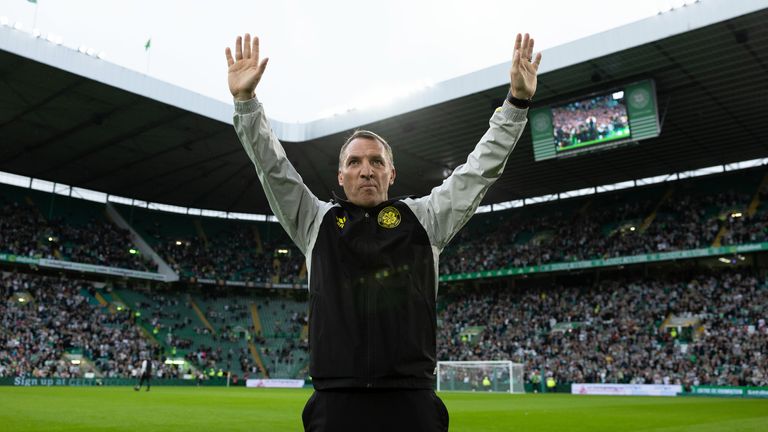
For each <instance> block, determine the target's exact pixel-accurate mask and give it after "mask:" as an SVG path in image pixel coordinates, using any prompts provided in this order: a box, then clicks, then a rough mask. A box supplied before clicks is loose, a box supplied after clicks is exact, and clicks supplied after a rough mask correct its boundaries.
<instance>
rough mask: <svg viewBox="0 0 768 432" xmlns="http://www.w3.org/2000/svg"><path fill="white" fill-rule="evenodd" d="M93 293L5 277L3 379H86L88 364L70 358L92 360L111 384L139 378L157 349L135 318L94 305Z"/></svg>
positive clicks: (75, 285)
mask: <svg viewBox="0 0 768 432" xmlns="http://www.w3.org/2000/svg"><path fill="white" fill-rule="evenodd" d="M93 289H94V288H93V286H92V285H89V284H87V283H81V282H77V281H74V280H70V279H68V278H66V277H63V276H61V277H47V276H39V275H29V274H21V273H5V274H1V273H0V300H2V302H1V303H0V376H31V377H38V378H49V377H54V376H55V377H61V378H71V377H81V376H82V374H83V373H84V372H85V367H86V364H84V363H81V364H75V363H72V362H71V361H67V360H66V359H65V356H64V355H65V353H70V354H75V355H82V356H83V358H85V359H89V360H90V361H91V362H92V364H93V366H95V367H96V369H97V370H99V371H100V372H101V373H103V376H104V377H107V378H111V377H130V376H132V375H134V374H135V372H134V369H136V368H137V367H138V366H139V363H140V359H142V358H143V357H145V356H150V355H154V354H155V353H154V352H153V349H152V346H151V345H149V344H148V342H147V341H146V340H145V338H143V337H142V336H141V334H140V333H139V331H138V329H137V327H136V326H135V325H134V322H133V319H134V317H133V316H132V315H131V314H129V313H127V312H122V313H112V312H110V311H108V310H107V309H104V308H100V307H95V306H92V305H91V304H89V302H88V300H87V297H86V295H83V294H84V293H83V290H85V291H86V292H87V291H88V290H93ZM20 298H21V299H24V300H23V301H20V300H19V299H20ZM159 366H160V367H159V371H160V373H162V371H163V370H164V368H165V365H159ZM167 373H170V371H167Z"/></svg>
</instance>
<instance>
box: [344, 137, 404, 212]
mask: <svg viewBox="0 0 768 432" xmlns="http://www.w3.org/2000/svg"><path fill="white" fill-rule="evenodd" d="M394 182H395V167H393V166H392V164H390V162H389V159H388V158H387V153H386V151H385V150H384V146H383V145H381V143H380V142H378V141H376V140H374V139H370V138H355V139H354V140H352V142H350V143H349V145H348V146H347V149H346V151H345V152H344V155H343V159H342V164H341V168H339V186H342V187H343V188H344V193H345V194H346V195H347V199H348V200H349V201H350V202H352V203H353V204H355V205H358V206H360V207H375V206H377V205H379V204H381V203H382V202H384V201H386V200H387V193H388V191H389V186H390V185H391V184H392V183H394Z"/></svg>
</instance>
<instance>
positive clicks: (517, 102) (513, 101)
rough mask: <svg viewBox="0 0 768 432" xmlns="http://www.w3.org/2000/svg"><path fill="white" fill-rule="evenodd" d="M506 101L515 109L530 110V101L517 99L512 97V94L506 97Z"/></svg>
mask: <svg viewBox="0 0 768 432" xmlns="http://www.w3.org/2000/svg"><path fill="white" fill-rule="evenodd" d="M507 100H508V101H509V103H511V104H512V105H514V106H515V107H517V108H521V109H526V108H530V107H531V102H532V101H531V100H530V99H518V98H516V97H514V96H512V94H509V95H507Z"/></svg>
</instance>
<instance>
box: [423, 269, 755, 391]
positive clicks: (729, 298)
mask: <svg viewBox="0 0 768 432" xmlns="http://www.w3.org/2000/svg"><path fill="white" fill-rule="evenodd" d="M444 295H446V294H445V293H444ZM448 297H449V298H450V300H445V302H446V303H445V308H444V309H443V311H442V313H441V314H440V320H441V321H442V325H441V326H440V327H439V329H440V330H439V340H440V343H439V354H438V355H439V357H440V358H441V359H444V360H495V359H503V360H508V359H511V360H513V361H515V362H519V363H523V364H525V370H526V371H527V372H528V373H530V376H531V378H532V379H534V380H536V379H538V377H539V374H540V373H541V372H542V371H543V372H544V373H545V375H546V376H554V377H555V379H556V380H557V382H559V383H571V382H587V383H632V384H670V383H673V384H684V385H686V386H690V385H703V384H712V385H742V386H744V385H751V386H765V385H768V361H767V359H766V357H765V355H764V353H763V352H762V351H763V349H764V347H765V346H767V345H766V344H768V327H766V316H765V305H766V304H768V284H766V280H765V278H764V277H761V276H759V275H757V274H754V273H753V272H752V271H750V270H741V271H721V272H713V273H710V274H697V275H693V276H688V277H685V276H675V275H663V276H660V277H637V278H623V279H621V278H620V279H613V280H604V281H600V282H598V283H596V284H594V285H592V286H589V285H587V286H560V285H550V286H544V287H537V288H532V289H525V290H522V289H516V290H513V289H508V288H495V289H494V288H487V287H484V288H483V289H481V290H469V291H467V292H453V293H450V294H448ZM673 320H676V321H677V322H678V324H675V325H670V322H672V321H673Z"/></svg>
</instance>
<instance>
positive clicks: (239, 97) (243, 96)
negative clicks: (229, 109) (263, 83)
mask: <svg viewBox="0 0 768 432" xmlns="http://www.w3.org/2000/svg"><path fill="white" fill-rule="evenodd" d="M233 96H234V98H235V100H236V101H238V102H245V101H248V100H251V99H253V98H255V97H256V92H250V93H236V94H234V95H233Z"/></svg>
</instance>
